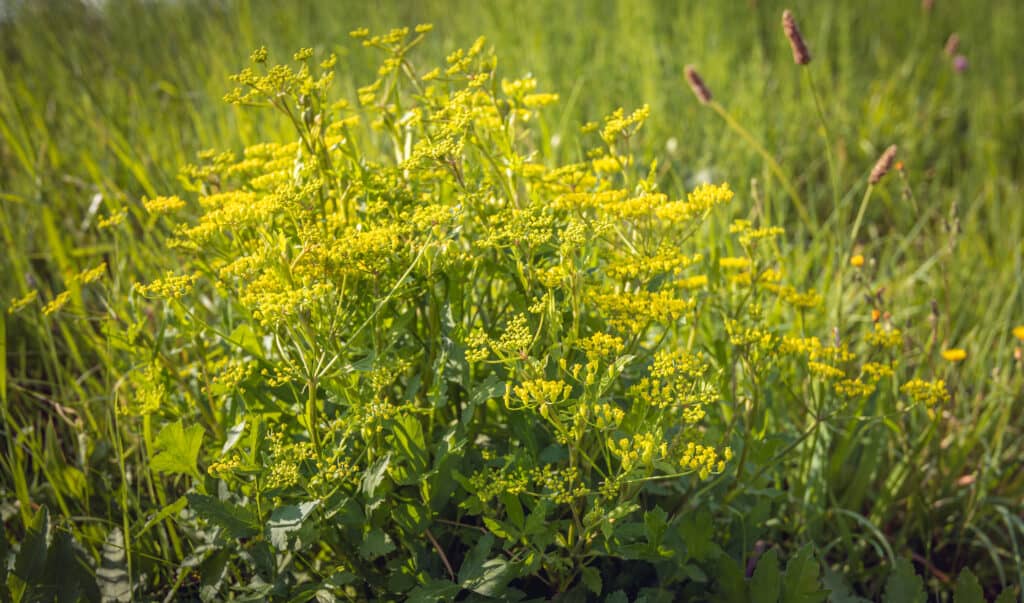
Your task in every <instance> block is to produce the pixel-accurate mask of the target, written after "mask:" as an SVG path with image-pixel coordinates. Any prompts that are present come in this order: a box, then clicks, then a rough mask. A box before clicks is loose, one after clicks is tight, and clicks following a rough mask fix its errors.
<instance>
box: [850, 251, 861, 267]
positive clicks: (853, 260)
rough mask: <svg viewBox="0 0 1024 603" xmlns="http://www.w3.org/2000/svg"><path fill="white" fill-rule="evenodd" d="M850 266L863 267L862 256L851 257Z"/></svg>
mask: <svg viewBox="0 0 1024 603" xmlns="http://www.w3.org/2000/svg"><path fill="white" fill-rule="evenodd" d="M850 265H851V266H853V267H854V268H860V267H861V266H863V265H864V256H863V255H861V254H859V253H858V254H857V255H855V256H853V257H851V258H850Z"/></svg>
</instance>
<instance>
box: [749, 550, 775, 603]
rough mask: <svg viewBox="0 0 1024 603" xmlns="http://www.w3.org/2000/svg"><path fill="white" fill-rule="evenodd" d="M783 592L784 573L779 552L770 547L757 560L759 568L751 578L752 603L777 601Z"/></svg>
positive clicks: (773, 602) (772, 602)
mask: <svg viewBox="0 0 1024 603" xmlns="http://www.w3.org/2000/svg"><path fill="white" fill-rule="evenodd" d="M781 593H782V573H781V572H780V571H779V553H778V551H776V550H775V549H769V550H768V551H767V552H766V553H764V554H763V555H761V558H760V559H758V560H757V568H755V569H754V576H753V578H752V579H751V580H750V601H751V603H776V602H777V601H778V600H779V595H780V594H781Z"/></svg>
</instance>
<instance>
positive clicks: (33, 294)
mask: <svg viewBox="0 0 1024 603" xmlns="http://www.w3.org/2000/svg"><path fill="white" fill-rule="evenodd" d="M37 299H39V291H38V290H36V289H32V290H31V291H29V292H28V293H26V294H25V295H24V296H22V297H19V298H16V299H12V300H11V305H10V306H8V307H7V313H8V314H14V313H15V312H18V311H19V310H21V309H22V308H25V307H26V306H28V305H29V304H31V303H32V302H34V301H36V300H37Z"/></svg>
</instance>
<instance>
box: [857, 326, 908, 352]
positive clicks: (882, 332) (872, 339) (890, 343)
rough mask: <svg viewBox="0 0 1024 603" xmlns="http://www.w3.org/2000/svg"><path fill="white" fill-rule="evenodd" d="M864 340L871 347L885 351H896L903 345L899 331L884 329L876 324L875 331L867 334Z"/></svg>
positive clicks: (901, 334)
mask: <svg viewBox="0 0 1024 603" xmlns="http://www.w3.org/2000/svg"><path fill="white" fill-rule="evenodd" d="M864 339H865V340H866V341H867V342H868V344H869V345H871V346H874V347H876V348H882V349H887V350H896V349H897V348H899V347H900V346H901V345H903V333H901V332H900V330H899V329H893V328H885V327H883V326H882V325H881V324H877V323H876V324H875V330H874V331H873V332H871V333H868V334H867V336H865V338H864Z"/></svg>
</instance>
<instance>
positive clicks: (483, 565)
mask: <svg viewBox="0 0 1024 603" xmlns="http://www.w3.org/2000/svg"><path fill="white" fill-rule="evenodd" d="M493 546H494V536H492V535H491V534H484V535H483V536H482V537H481V538H480V540H478V541H477V543H476V545H474V546H473V548H472V549H470V551H469V553H468V554H467V555H466V558H465V559H464V560H463V561H462V566H460V567H459V584H461V585H462V587H463V588H466V589H469V590H471V591H473V592H476V593H479V594H481V595H484V596H487V597H494V596H499V595H500V594H501V593H502V592H503V591H504V589H505V586H506V585H507V584H508V581H509V580H511V579H512V577H513V576H512V571H511V570H512V567H513V566H512V565H511V564H510V563H509V562H507V561H505V559H504V558H502V557H497V558H494V559H489V557H490V555H491V548H492V547H493Z"/></svg>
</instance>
